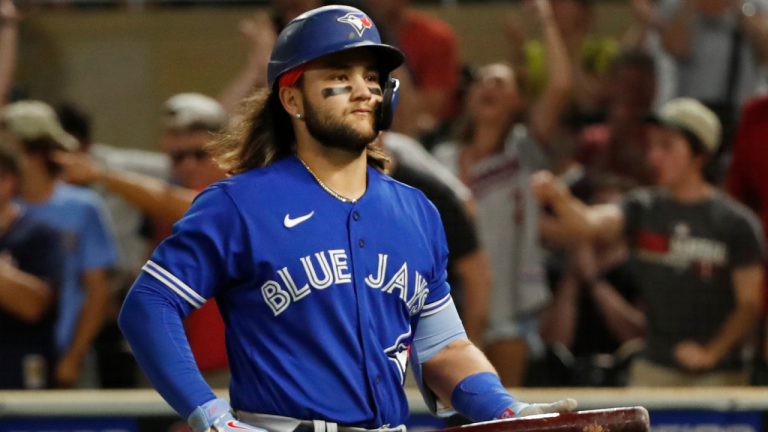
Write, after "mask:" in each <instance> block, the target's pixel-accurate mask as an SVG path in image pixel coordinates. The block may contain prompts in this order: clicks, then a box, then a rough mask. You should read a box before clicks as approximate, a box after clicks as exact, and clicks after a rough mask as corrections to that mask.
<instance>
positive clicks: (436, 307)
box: [421, 294, 453, 317]
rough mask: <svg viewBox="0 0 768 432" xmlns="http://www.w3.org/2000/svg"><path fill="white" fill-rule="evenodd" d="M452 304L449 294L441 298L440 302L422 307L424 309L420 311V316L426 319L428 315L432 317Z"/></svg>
mask: <svg viewBox="0 0 768 432" xmlns="http://www.w3.org/2000/svg"><path fill="white" fill-rule="evenodd" d="M451 303H453V298H452V297H451V295H450V294H448V295H446V296H445V297H443V298H441V299H440V300H438V301H436V302H432V303H430V304H428V305H424V308H422V309H421V316H422V317H426V316H430V315H434V314H436V313H438V312H440V311H441V310H443V309H445V308H447V307H448V305H450V304H451Z"/></svg>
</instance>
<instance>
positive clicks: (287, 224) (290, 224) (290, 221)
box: [283, 210, 315, 228]
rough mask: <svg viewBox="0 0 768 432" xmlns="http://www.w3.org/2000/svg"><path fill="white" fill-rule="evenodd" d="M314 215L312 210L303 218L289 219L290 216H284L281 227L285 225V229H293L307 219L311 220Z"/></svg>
mask: <svg viewBox="0 0 768 432" xmlns="http://www.w3.org/2000/svg"><path fill="white" fill-rule="evenodd" d="M314 214H315V211H314V210H312V211H311V212H309V213H307V214H305V215H304V216H299V217H297V218H293V219H291V215H289V214H286V215H285V219H283V225H285V227H286V228H293V227H295V226H296V225H298V224H300V223H302V222H304V221H306V220H307V219H309V218H311V217H312V216H313V215H314Z"/></svg>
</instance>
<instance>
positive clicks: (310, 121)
mask: <svg viewBox="0 0 768 432" xmlns="http://www.w3.org/2000/svg"><path fill="white" fill-rule="evenodd" d="M304 120H305V124H306V125H307V131H309V134H310V135H312V137H314V138H315V139H316V140H317V141H318V142H319V143H320V144H322V145H324V146H326V147H329V148H335V149H340V150H346V151H348V152H350V153H354V154H356V155H357V154H360V153H362V152H363V151H364V150H365V149H366V147H367V146H368V144H370V143H371V142H373V140H374V139H376V135H377V133H376V131H375V129H374V128H373V127H371V131H370V132H369V133H364V132H360V131H358V130H356V129H355V128H353V127H350V126H347V125H345V124H344V123H343V122H342V121H341V120H340V119H334V118H331V117H330V116H329V115H327V114H323V113H321V112H319V111H318V110H315V109H314V107H313V106H312V103H311V102H309V101H308V100H307V99H306V98H304Z"/></svg>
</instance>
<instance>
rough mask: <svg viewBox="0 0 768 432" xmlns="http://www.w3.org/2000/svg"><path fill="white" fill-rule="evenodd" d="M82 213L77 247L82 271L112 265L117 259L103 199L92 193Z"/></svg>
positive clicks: (113, 238)
mask: <svg viewBox="0 0 768 432" xmlns="http://www.w3.org/2000/svg"><path fill="white" fill-rule="evenodd" d="M93 198H94V199H93V200H92V201H90V202H88V204H87V205H86V206H85V208H84V211H83V213H82V215H83V220H82V221H81V223H82V225H81V226H82V229H81V230H80V231H81V232H80V242H79V243H78V249H79V253H80V257H81V261H80V265H81V270H82V271H87V270H93V269H102V268H108V267H112V266H113V265H114V264H115V262H116V261H117V247H116V245H115V237H114V233H113V230H112V222H111V220H110V219H109V216H107V211H106V208H105V207H104V203H103V201H101V199H100V198H98V196H96V195H94V197H93Z"/></svg>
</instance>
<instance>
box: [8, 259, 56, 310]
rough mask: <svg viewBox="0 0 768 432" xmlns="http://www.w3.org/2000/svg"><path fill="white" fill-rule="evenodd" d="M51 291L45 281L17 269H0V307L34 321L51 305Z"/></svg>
mask: <svg viewBox="0 0 768 432" xmlns="http://www.w3.org/2000/svg"><path fill="white" fill-rule="evenodd" d="M52 300H53V292H52V291H51V289H50V287H49V286H48V284H47V283H45V281H43V280H42V279H40V278H38V277H36V276H34V275H31V274H29V273H25V272H23V271H21V270H19V269H16V268H12V267H7V268H4V269H2V271H0V309H3V310H4V311H5V312H7V313H9V314H11V315H14V316H15V317H17V318H19V319H21V320H24V321H25V322H28V323H35V322H37V321H39V320H40V318H42V317H43V315H44V314H45V312H46V311H47V310H48V308H49V307H50V306H51V302H52Z"/></svg>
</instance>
